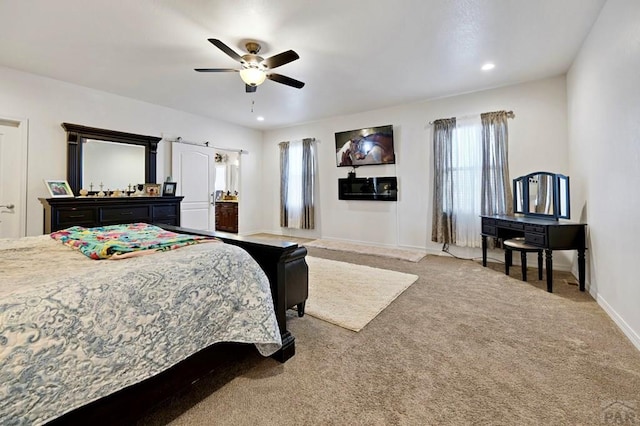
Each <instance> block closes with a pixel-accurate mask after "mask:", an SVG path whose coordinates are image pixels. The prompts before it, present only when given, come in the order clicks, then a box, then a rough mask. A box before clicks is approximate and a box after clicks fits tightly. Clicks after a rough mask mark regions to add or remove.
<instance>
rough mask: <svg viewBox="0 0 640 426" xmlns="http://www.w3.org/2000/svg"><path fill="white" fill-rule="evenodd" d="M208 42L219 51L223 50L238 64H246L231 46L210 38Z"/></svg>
mask: <svg viewBox="0 0 640 426" xmlns="http://www.w3.org/2000/svg"><path fill="white" fill-rule="evenodd" d="M208 40H209V42H210V43H211V44H213V45H214V46H215V47H217V48H218V49H220V50H222V51H223V52H224V53H226V54H227V55H229V56H230V57H231V58H232V59H233V60H235V61H238V62H244V59H242V56H240V55H238V54H237V53H236V52H235V51H234V50H233V49H231V48H230V47H229V46H227V45H226V44H224V43H223V42H221V41H220V40H218V39H217V38H210V39H208Z"/></svg>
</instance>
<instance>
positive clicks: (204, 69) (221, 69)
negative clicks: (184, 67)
mask: <svg viewBox="0 0 640 426" xmlns="http://www.w3.org/2000/svg"><path fill="white" fill-rule="evenodd" d="M193 70H194V71H198V72H239V71H240V70H234V69H233V68H194V69H193Z"/></svg>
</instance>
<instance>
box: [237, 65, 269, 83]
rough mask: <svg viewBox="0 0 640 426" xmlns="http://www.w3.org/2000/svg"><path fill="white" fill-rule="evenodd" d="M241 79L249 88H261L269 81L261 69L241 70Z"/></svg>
mask: <svg viewBox="0 0 640 426" xmlns="http://www.w3.org/2000/svg"><path fill="white" fill-rule="evenodd" d="M240 78H241V79H242V81H244V82H245V83H246V84H248V85H249V86H259V85H261V84H262V83H264V81H265V80H266V79H267V74H265V72H264V71H262V70H261V69H259V68H253V67H249V68H245V69H243V70H240Z"/></svg>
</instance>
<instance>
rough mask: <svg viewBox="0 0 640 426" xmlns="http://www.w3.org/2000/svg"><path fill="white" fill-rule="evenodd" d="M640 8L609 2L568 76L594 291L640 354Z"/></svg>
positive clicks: (578, 208)
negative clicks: (638, 270) (637, 268)
mask: <svg viewBox="0 0 640 426" xmlns="http://www.w3.org/2000/svg"><path fill="white" fill-rule="evenodd" d="M639 22H640V2H638V1H637V0H609V1H608V2H607V3H606V4H605V6H604V8H603V9H602V12H601V14H600V17H599V18H598V21H597V22H596V23H595V24H594V27H593V28H592V30H591V33H590V34H589V37H588V38H587V39H586V41H585V43H584V45H583V47H582V49H581V51H580V54H579V55H578V57H577V59H576V60H575V61H574V64H573V66H572V67H571V70H570V71H569V73H568V76H567V89H568V90H567V91H568V105H569V109H568V110H569V113H568V114H569V154H570V158H571V167H570V174H571V177H572V180H571V191H572V194H571V195H572V206H571V207H572V209H573V211H574V212H575V214H576V217H578V216H579V218H580V219H582V220H584V221H585V222H587V223H588V224H589V226H588V230H589V238H588V247H589V250H588V251H587V256H588V259H587V266H588V269H587V275H588V282H589V291H590V292H591V294H592V295H593V296H594V298H595V299H596V300H597V301H598V303H600V305H601V306H602V307H603V308H604V309H605V310H606V311H607V312H608V313H609V315H610V316H611V317H612V318H613V319H614V320H615V321H616V322H617V323H618V325H619V326H620V327H621V328H622V330H623V331H624V332H625V333H626V334H627V335H628V336H629V338H630V339H631V340H632V341H633V342H634V344H635V345H636V346H637V347H638V348H640V309H639V307H640V285H639V281H638V279H637V275H636V271H635V269H634V266H633V265H634V264H635V262H637V261H638V254H639V253H640V250H638V237H639V236H640V221H638V212H639V211H640V197H639V196H638V188H640V166H639V165H640V80H639V76H640V25H638V23H639Z"/></svg>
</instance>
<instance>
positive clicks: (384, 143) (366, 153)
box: [336, 125, 396, 167]
mask: <svg viewBox="0 0 640 426" xmlns="http://www.w3.org/2000/svg"><path fill="white" fill-rule="evenodd" d="M395 162H396V154H395V150H394V148H393V126H392V125H388V126H379V127H368V128H366V129H359V130H349V131H346V132H339V133H336V164H337V165H338V167H357V166H369V165H373V164H395Z"/></svg>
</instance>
